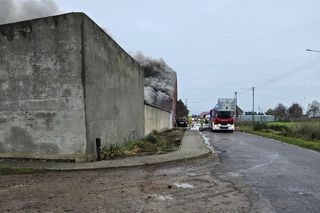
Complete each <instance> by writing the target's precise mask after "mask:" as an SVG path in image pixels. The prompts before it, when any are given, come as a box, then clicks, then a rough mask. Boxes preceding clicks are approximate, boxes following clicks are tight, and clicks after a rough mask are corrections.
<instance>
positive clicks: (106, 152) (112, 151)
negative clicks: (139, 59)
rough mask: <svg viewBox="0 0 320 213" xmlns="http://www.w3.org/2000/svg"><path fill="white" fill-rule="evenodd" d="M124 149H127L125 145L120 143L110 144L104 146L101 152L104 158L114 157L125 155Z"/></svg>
mask: <svg viewBox="0 0 320 213" xmlns="http://www.w3.org/2000/svg"><path fill="white" fill-rule="evenodd" d="M124 151H125V149H124V147H123V146H121V145H119V144H110V146H109V147H103V148H102V150H101V154H102V156H103V159H113V158H117V157H122V156H124V155H125V153H124Z"/></svg>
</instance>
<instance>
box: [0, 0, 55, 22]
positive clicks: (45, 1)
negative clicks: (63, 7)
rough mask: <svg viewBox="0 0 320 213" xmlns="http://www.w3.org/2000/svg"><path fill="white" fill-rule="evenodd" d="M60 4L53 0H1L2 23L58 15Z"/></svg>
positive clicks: (0, 18) (0, 13) (0, 14)
mask: <svg viewBox="0 0 320 213" xmlns="http://www.w3.org/2000/svg"><path fill="white" fill-rule="evenodd" d="M58 13H59V9H58V6H57V5H56V3H55V2H54V1H52V0H41V1H39V0H21V1H18V0H1V4H0V24H6V23H11V22H17V21H23V20H26V19H33V18H39V17H44V16H51V15H56V14H58Z"/></svg>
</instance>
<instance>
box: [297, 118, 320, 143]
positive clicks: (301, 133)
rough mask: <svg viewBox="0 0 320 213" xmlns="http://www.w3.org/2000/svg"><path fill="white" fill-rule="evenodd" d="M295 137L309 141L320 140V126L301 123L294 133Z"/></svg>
mask: <svg viewBox="0 0 320 213" xmlns="http://www.w3.org/2000/svg"><path fill="white" fill-rule="evenodd" d="M292 134H293V135H294V136H295V137H302V138H305V139H309V140H320V125H319V124H316V123H307V122H305V123H300V124H299V125H298V126H297V128H296V130H295V131H294V132H293V133H292Z"/></svg>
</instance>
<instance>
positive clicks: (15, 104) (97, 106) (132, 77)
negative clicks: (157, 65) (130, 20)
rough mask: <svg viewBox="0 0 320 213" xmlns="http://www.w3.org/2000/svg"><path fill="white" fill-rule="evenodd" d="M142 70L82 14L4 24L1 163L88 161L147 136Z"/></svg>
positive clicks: (1, 38)
mask: <svg viewBox="0 0 320 213" xmlns="http://www.w3.org/2000/svg"><path fill="white" fill-rule="evenodd" d="M143 84H144V80H143V71H142V69H141V67H140V66H139V65H138V64H137V62H136V61H135V60H133V59H132V58H131V57H130V56H129V55H128V54H127V53H126V52H125V51H124V50H123V49H121V48H120V47H119V45H118V44H116V43H115V42H114V41H113V40H112V39H111V38H110V37H109V36H108V35H107V34H106V33H105V32H104V31H103V30H102V29H101V28H99V27H98V26H97V25H96V24H95V23H94V22H93V21H92V20H91V19H90V18H88V17H87V16H86V15H85V14H83V13H71V14H65V15H60V16H54V17H47V18H41V19H36V20H30V21H25V22H20V23H15V24H8V25H2V26H0V95H1V96H0V157H22V158H46V159H75V160H78V161H79V160H82V161H83V160H89V159H93V158H94V156H95V155H96V149H95V140H96V138H100V139H101V140H102V143H103V144H111V143H112V144H115V143H125V142H126V141H128V140H133V139H137V138H140V137H142V136H143V134H144V111H143V110H144V109H143V105H144V104H143V103H144V95H143Z"/></svg>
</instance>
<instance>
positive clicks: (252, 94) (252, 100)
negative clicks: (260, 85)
mask: <svg viewBox="0 0 320 213" xmlns="http://www.w3.org/2000/svg"><path fill="white" fill-rule="evenodd" d="M253 122H254V87H252V123H253Z"/></svg>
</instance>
